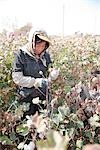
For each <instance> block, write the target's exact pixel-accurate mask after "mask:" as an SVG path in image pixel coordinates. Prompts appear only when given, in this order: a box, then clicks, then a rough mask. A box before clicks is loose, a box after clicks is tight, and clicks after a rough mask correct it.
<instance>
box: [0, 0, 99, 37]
mask: <svg viewBox="0 0 100 150" xmlns="http://www.w3.org/2000/svg"><path fill="white" fill-rule="evenodd" d="M28 22H31V23H32V24H33V27H34V28H43V29H45V30H46V31H47V32H48V34H55V35H57V34H58V35H62V34H64V35H70V34H74V33H75V32H78V31H79V32H82V33H93V34H100V1H99V0H0V30H2V29H3V28H5V29H7V30H12V29H13V28H16V27H21V26H23V25H25V24H26V23H28Z"/></svg>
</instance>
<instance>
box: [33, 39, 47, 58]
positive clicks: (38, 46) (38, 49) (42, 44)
mask: <svg viewBox="0 0 100 150" xmlns="http://www.w3.org/2000/svg"><path fill="white" fill-rule="evenodd" d="M45 45H46V42H45V41H42V42H40V43H37V44H36V46H35V50H34V52H35V54H36V55H39V54H41V53H42V52H43V50H44V49H45Z"/></svg>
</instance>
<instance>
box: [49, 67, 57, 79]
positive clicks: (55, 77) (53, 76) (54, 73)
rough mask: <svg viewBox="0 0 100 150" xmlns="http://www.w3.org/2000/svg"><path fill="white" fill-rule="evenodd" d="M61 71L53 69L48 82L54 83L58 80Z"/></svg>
mask: <svg viewBox="0 0 100 150" xmlns="http://www.w3.org/2000/svg"><path fill="white" fill-rule="evenodd" d="M59 71H60V70H59V69H53V70H52V71H51V72H50V74H49V78H48V80H49V81H54V80H56V79H57V78H58V76H59Z"/></svg>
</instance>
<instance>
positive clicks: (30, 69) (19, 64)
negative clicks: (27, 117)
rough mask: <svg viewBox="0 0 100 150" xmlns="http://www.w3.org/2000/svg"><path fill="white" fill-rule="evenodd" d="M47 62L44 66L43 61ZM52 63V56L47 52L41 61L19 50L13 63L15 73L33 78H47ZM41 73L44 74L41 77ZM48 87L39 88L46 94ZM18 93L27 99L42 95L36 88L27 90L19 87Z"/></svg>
mask: <svg viewBox="0 0 100 150" xmlns="http://www.w3.org/2000/svg"><path fill="white" fill-rule="evenodd" d="M42 60H45V61H46V64H45V65H44V63H43V61H42ZM50 63H51V59H50V55H49V54H48V53H47V52H46V51H45V52H44V53H43V55H42V57H41V58H40V59H36V58H35V57H32V56H31V55H29V54H28V53H27V52H26V51H23V50H21V49H20V50H19V51H18V52H17V53H15V55H14V61H13V72H14V73H16V72H22V73H23V76H25V77H29V76H30V77H33V78H43V77H46V73H47V70H48V66H49V64H50ZM40 71H41V72H42V73H43V74H42V75H41V73H40ZM45 88H46V87H45V86H44V87H42V88H39V89H40V91H42V92H43V93H45V92H46V89H45ZM17 92H18V94H19V95H21V96H22V97H27V96H29V95H33V97H37V96H39V94H40V95H41V93H40V92H39V91H37V89H35V87H34V86H33V87H31V88H27V87H22V86H17Z"/></svg>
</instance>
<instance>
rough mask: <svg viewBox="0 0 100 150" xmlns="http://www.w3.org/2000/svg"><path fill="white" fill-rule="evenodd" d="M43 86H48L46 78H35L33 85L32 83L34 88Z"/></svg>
mask: <svg viewBox="0 0 100 150" xmlns="http://www.w3.org/2000/svg"><path fill="white" fill-rule="evenodd" d="M44 85H45V86H47V85H48V80H47V79H46V78H36V79H35V83H34V87H35V88H39V87H43V86H44Z"/></svg>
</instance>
